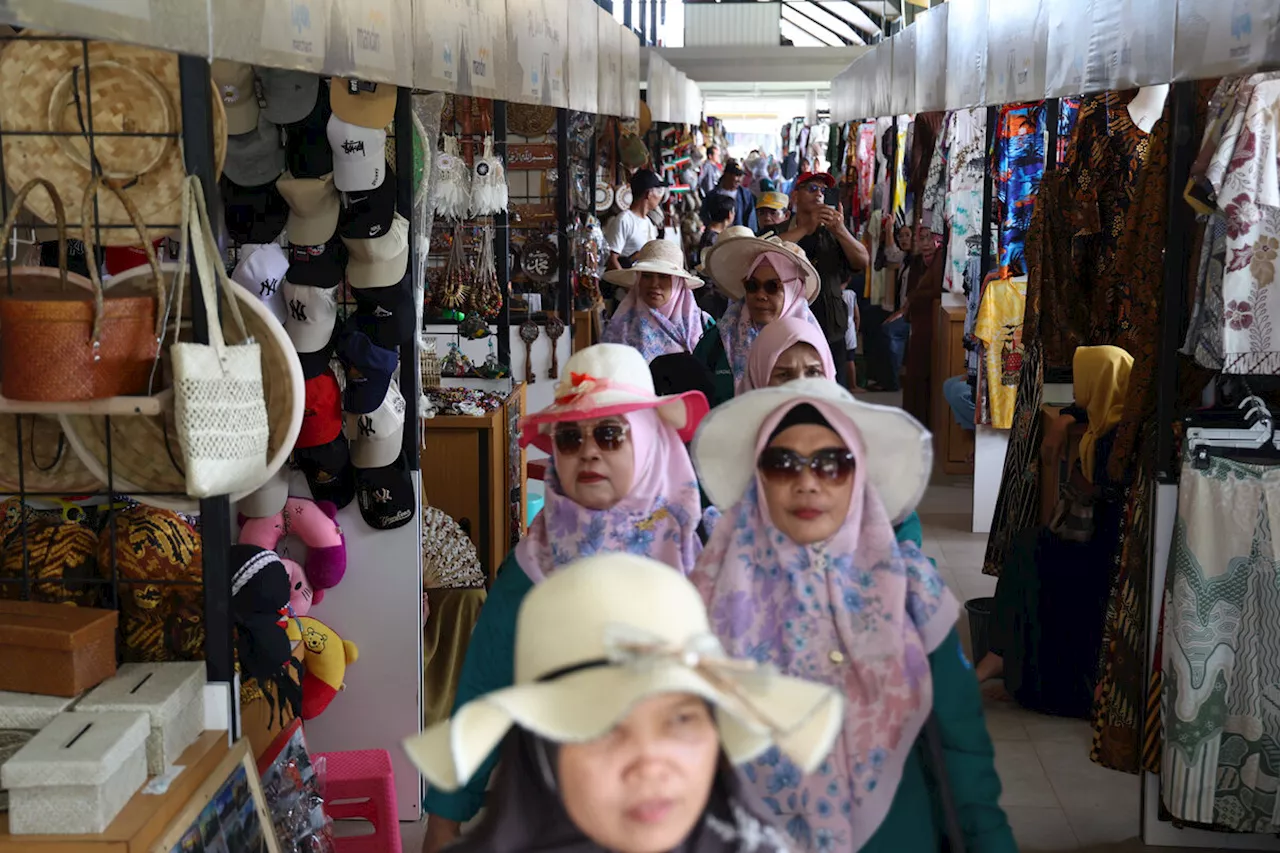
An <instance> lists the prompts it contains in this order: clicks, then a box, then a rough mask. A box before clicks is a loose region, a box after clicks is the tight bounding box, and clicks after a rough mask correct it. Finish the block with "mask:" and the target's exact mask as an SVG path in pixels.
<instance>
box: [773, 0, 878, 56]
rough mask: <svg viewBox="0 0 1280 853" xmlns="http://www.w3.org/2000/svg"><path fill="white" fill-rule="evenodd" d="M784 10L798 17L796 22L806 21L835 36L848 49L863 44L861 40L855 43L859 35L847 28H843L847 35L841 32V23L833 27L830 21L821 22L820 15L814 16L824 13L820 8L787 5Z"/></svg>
mask: <svg viewBox="0 0 1280 853" xmlns="http://www.w3.org/2000/svg"><path fill="white" fill-rule="evenodd" d="M782 8H783V10H784V11H790V12H791V13H792V14H793V15H794V16H796V17H795V18H794V20H796V21H800V20H804V21H806V22H807V23H811V24H813V25H814V26H815V27H821V28H822V31H823V32H825V33H829V34H830V35H833V36H835V37H836V38H838V39H839V40H840V44H843V45H845V46H846V47H852V46H853V45H854V44H856V43H861V40H859V41H858V42H854V39H855V38H858V34H857V33H855V32H853V31H852V30H850V29H849V28H848V27H847V26H845V27H844V28H843V29H844V30H845V31H846V32H847V34H846V32H841V31H840V29H841V28H840V27H839V23H840V22H839V21H837V22H836V23H835V24H834V25H833V24H832V23H831V22H829V21H824V20H821V19H820V18H819V16H818V15H816V14H814V12H821V11H822V9H821V8H820V7H818V6H809V5H808V4H807V3H806V4H800V3H787V4H784V5H783V7H782Z"/></svg>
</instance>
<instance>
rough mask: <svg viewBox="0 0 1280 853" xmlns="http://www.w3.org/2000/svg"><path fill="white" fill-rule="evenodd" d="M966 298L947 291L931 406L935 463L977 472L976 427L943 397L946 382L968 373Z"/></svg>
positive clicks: (945, 469)
mask: <svg viewBox="0 0 1280 853" xmlns="http://www.w3.org/2000/svg"><path fill="white" fill-rule="evenodd" d="M964 313H965V306H964V300H963V299H962V298H961V299H958V300H957V299H956V298H955V295H954V294H945V295H944V296H943V298H942V303H941V305H940V306H939V308H938V316H937V327H936V328H935V329H934V333H933V377H932V380H933V388H932V389H931V392H930V393H931V396H932V403H931V405H930V406H929V411H930V416H931V419H932V421H933V423H932V424H930V429H931V430H932V431H933V464H934V470H935V471H937V472H938V473H941V474H972V473H973V430H971V429H964V428H963V427H961V426H960V425H959V424H958V423H956V419H955V416H954V415H952V413H951V407H950V406H948V405H947V401H946V398H944V397H943V396H942V383H943V382H946V381H947V380H948V379H950V378H951V377H952V376H963V375H964V373H965V370H966V368H965V363H964V362H965V349H964Z"/></svg>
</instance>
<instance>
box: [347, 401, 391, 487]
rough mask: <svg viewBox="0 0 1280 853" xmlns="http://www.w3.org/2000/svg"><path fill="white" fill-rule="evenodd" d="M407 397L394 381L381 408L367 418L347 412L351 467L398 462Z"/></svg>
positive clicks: (383, 466) (370, 466) (386, 464)
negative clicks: (405, 397)
mask: <svg viewBox="0 0 1280 853" xmlns="http://www.w3.org/2000/svg"><path fill="white" fill-rule="evenodd" d="M404 412H405V403H404V395H403V394H401V393H400V389H399V388H398V387H396V384H395V383H394V382H392V383H391V385H389V386H388V387H387V396H386V397H384V398H383V399H382V405H380V406H378V408H376V409H374V410H373V411H372V412H370V413H369V414H367V415H357V414H352V413H351V412H348V413H347V438H349V439H350V440H351V464H353V465H355V467H357V468H385V467H386V466H388V465H392V464H394V463H395V461H396V459H398V458H399V456H400V450H401V448H402V446H403V444H404Z"/></svg>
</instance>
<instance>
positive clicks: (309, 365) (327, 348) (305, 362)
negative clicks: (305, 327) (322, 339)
mask: <svg viewBox="0 0 1280 853" xmlns="http://www.w3.org/2000/svg"><path fill="white" fill-rule="evenodd" d="M337 343H338V325H337V324H336V323H335V324H334V326H333V337H332V338H330V339H329V343H327V344H325V345H324V346H323V347H321V348H320V349H318V350H316V351H315V352H300V353H298V361H300V362H301V363H302V378H303V379H315V378H316V377H317V376H319V375H320V374H321V373H324V372H325V371H326V370H328V369H329V363H330V362H331V361H333V352H334V348H335V347H336V346H337Z"/></svg>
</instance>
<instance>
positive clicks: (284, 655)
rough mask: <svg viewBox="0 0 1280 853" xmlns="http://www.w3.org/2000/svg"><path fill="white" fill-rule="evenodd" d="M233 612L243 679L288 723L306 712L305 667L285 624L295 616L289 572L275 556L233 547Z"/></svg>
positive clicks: (255, 548)
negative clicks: (251, 681)
mask: <svg viewBox="0 0 1280 853" xmlns="http://www.w3.org/2000/svg"><path fill="white" fill-rule="evenodd" d="M231 565H233V566H235V567H236V569H235V572H234V574H233V575H232V578H231V609H232V614H233V615H234V617H235V622H236V656H237V658H238V660H239V663H240V674H241V677H242V678H246V679H247V678H252V679H255V680H256V681H257V682H258V686H259V687H260V688H261V689H262V693H263V695H264V696H265V697H266V699H267V703H268V707H269V708H270V709H271V716H272V719H276V718H277V716H278V718H279V719H280V721H281V724H282V725H283V723H284V721H286V720H288V719H292V718H293V717H296V716H297V715H298V714H299V713H300V712H301V710H302V688H301V687H300V686H299V684H298V681H295V680H294V676H293V671H294V670H296V671H297V673H298V679H299V680H301V675H302V667H301V664H299V663H298V661H297V660H296V659H295V658H294V657H293V648H292V644H291V643H290V642H289V635H288V634H287V633H285V624H286V620H287V619H288V613H289V571H288V569H286V568H285V567H284V563H282V562H280V557H279V556H278V555H277V554H276V552H274V551H268V550H267V549H266V548H259V547H258V546H256V545H232V546H231Z"/></svg>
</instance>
